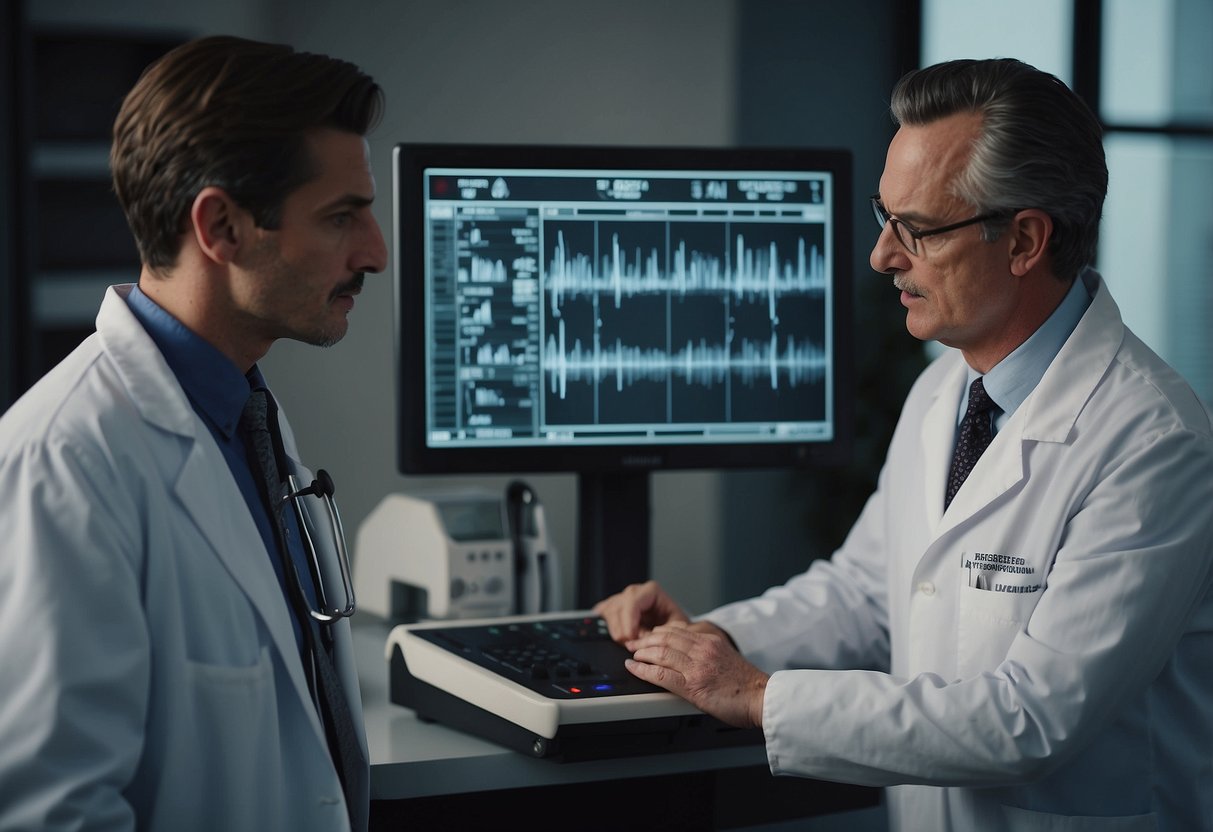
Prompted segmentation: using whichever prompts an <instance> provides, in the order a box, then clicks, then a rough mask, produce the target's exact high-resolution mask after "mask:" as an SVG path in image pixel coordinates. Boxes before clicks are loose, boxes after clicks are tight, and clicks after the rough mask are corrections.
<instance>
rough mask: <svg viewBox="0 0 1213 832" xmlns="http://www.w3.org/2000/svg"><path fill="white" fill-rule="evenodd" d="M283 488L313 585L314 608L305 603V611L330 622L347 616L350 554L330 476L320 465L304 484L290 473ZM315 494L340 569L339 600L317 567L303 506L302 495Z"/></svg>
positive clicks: (350, 603)
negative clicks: (296, 520)
mask: <svg viewBox="0 0 1213 832" xmlns="http://www.w3.org/2000/svg"><path fill="white" fill-rule="evenodd" d="M286 484H287V492H286V494H285V495H284V496H283V498H282V499H283V500H284V501H286V500H290V502H291V506H292V507H293V508H294V509H295V517H296V519H298V521H299V529H300V531H301V532H302V534H303V546H304V548H305V549H306V550H307V553H308V568H309V571H311V573H312V582H313V585H314V586H315V588H316V608H312V606H311V604H310V603H309V604H308V612H309V613H310V614H311V616H312V618H314V619H316V620H317V621H323V622H331V621H336V620H338V619H340V618H349V617H350V616H351V615H353V614H354V584H353V580H352V579H351V578H350V554H349V549H348V548H347V547H346V545H345V530H344V528H342V525H341V514H340V512H338V511H337V503H336V502H334V500H333V491H334V486H333V478H332V477H330V476H329V473H328V471H325V470H324V469H323V468H321V469H318V470H317V471H316V478H315V479H314V480H312V484H311V485H309V486H307V487H306V488H300V487H299V479H298V477H296V476H295V475H294V474H288V475H287V478H286ZM312 495H314V496H316V497H319V498H320V499H321V501H323V503H324V507H325V510H326V511H327V512H328V516H329V528H330V529H331V530H332V533H333V545H334V547H335V549H336V552H337V565H338V567H339V568H340V572H341V591H342V593H343V594H344V596H345V597H344V598H343V599H342V603H340V604H337V603H334V600H335V599H330V594H331V593H330V590H331V588H330V586H329V584H328V583H327V582H326V580H325V575H324V570H323V569H321V567H320V552H319V549H318V548H317V547H316V542H315V540H314V539H313V538H312V529H311V522H310V517H309V515H308V513H307V512H306V511H304V510H303V504H302V498H304V497H307V496H312Z"/></svg>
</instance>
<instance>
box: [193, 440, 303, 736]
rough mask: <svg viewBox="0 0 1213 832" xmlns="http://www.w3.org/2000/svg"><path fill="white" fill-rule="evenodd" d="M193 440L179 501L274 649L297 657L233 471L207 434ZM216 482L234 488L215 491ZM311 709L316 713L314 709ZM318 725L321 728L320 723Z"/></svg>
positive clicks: (297, 679)
mask: <svg viewBox="0 0 1213 832" xmlns="http://www.w3.org/2000/svg"><path fill="white" fill-rule="evenodd" d="M193 439H194V442H193V446H192V447H191V449H190V452H189V455H188V456H187V457H186V460H185V464H184V465H183V466H182V468H181V472H180V475H179V476H178V478H177V482H176V483H175V485H174V489H175V492H176V494H177V497H178V499H179V500H180V501H181V504H182V505H183V506H185V510H186V512H187V513H188V514H189V515H190V517H191V519H192V520H193V521H194V525H195V526H197V527H198V530H199V531H200V532H201V533H202V535H203V536H204V537H205V538H206V540H207V542H208V543H209V544H210V546H211V548H212V549H213V550H214V552H215V555H216V556H217V557H218V558H219V560H220V561H222V562H223V565H224V567H225V568H226V569H227V571H228V572H229V573H231V575H232V578H233V580H235V582H236V583H237V584H238V585H239V586H240V588H241V589H242V590H243V591H244V594H245V595H247V596H248V599H249V601H250V602H252V604H253V606H254V607H255V608H256V610H257V613H258V615H260V617H261V620H262V621H263V622H264V623H265V627H266V629H267V630H268V631H269V633H270V637H271V638H272V639H273V640H274V646H275V647H277V649H278V650H279V651H280V652H281V653H283V654H284V655H287V656H290V655H298V653H299V645H298V642H296V641H295V633H294V630H293V628H292V626H291V621H290V612H289V610H288V609H287V606H286V603H285V600H284V598H283V595H282V588H281V587H280V586H279V584H278V578H277V576H276V575H275V574H274V568H273V566H272V565H271V564H270V561H269V558H268V557H267V555H266V552H265V549H264V546H263V544H262V542H261V534H260V532H258V531H257V526H256V524H254V523H253V518H252V516H251V515H250V514H249V511H248V506H247V505H246V504H245V502H244V499H243V497H241V496H240V490H239V488H238V486H237V485H236V483H235V481H234V480H233V479H232V474H231V471H230V470H229V469H228V467H227V463H226V462H225V461H224V459H223V457H222V455H221V454H220V453H219V451H218V448H216V447H214V445H213V443H211V442H209V441H207V440H209V436H208V437H202V438H199V437H197V436H195V437H193ZM217 483H226V484H228V485H229V486H230V487H223V486H219V487H217V485H216V484H217ZM284 664H285V665H286V667H287V670H288V671H289V673H290V676H291V683H292V684H293V685H294V686H295V688H296V690H297V691H298V693H299V695H300V696H301V697H302V698H303V699H304V700H305V701H307V702H310V701H311V694H310V693H309V692H308V688H307V681H306V680H305V679H304V678H303V668H302V665H301V663H300V662H292V661H287V662H284ZM307 710H308V711H309V712H312V711H314V709H313V708H308V709H307ZM316 727H317V730H319V728H320V726H319V722H317V725H316Z"/></svg>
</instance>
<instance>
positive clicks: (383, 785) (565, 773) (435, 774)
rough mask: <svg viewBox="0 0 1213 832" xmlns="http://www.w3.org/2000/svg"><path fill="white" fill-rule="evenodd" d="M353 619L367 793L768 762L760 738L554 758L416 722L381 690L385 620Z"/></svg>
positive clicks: (437, 792) (376, 795)
mask: <svg viewBox="0 0 1213 832" xmlns="http://www.w3.org/2000/svg"><path fill="white" fill-rule="evenodd" d="M358 619H359V621H358V623H357V624H356V625H355V626H354V631H353V632H354V648H355V651H356V654H357V662H358V676H359V680H360V683H361V687H362V705H363V711H364V713H365V718H366V734H367V742H368V743H369V746H370V753H371V798H372V799H373V800H400V799H408V798H416V797H435V796H441V795H453V794H460V793H467V792H479V791H492V790H496V789H515V788H523V787H527V786H553V785H567V784H572V783H592V782H597V781H604V780H615V779H618V778H621V777H655V776H659V775H663V774H683V773H687V772H700V771H714V770H721V769H735V768H742V767H749V766H766V765H767V757H766V749H765V748H763V747H762V746H761V745H752V746H742V747H738V748H720V749H712V750H707V751H702V750H700V751H689V752H685V753H667V754H649V755H645V756H640V757H627V758H621V759H612V760H590V761H584V762H576V763H565V762H556V761H553V760H544V759H539V758H536V757H527V756H525V755H523V754H519V753H517V752H515V751H511V750H510V749H508V748H505V747H504V746H500V745H497V744H495V743H491V742H488V741H486V740H481V739H479V738H477V737H473V736H471V735H469V734H464V733H462V732H460V731H455V730H453V729H451V728H446V727H444V726H442V725H438V724H436V723H427V722H423V721H421V720H420V719H418V718H417V716H416V715H415V714H414V713H413V712H412V711H411V710H409V709H408V708H405V707H402V706H400V705H394V704H392V702H391V700H390V699H389V697H388V665H387V660H386V658H385V653H384V645H385V644H386V642H387V634H388V630H389V628H388V627H387V626H386V625H385V624H383V623H380V622H377V621H375V620H374V619H373V618H371V616H369V615H360V616H358ZM363 619H370V620H369V621H366V620H363Z"/></svg>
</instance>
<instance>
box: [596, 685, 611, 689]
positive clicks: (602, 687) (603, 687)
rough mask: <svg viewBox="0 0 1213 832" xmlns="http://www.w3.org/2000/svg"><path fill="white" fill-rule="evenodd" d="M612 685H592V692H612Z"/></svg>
mask: <svg viewBox="0 0 1213 832" xmlns="http://www.w3.org/2000/svg"><path fill="white" fill-rule="evenodd" d="M613 689H614V686H613V685H594V690H613Z"/></svg>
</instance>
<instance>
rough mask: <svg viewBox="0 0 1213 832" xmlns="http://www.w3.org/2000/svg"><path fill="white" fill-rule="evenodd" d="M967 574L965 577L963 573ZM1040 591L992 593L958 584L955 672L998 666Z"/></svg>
mask: <svg viewBox="0 0 1213 832" xmlns="http://www.w3.org/2000/svg"><path fill="white" fill-rule="evenodd" d="M966 577H967V576H966ZM1039 598H1040V593H1039V592H1035V593H1014V592H995V591H993V590H989V589H978V588H976V587H971V586H969V585H968V583H967V581H966V580H965V579H963V578H962V580H961V581H960V585H959V599H960V600H959V609H958V614H957V621H956V626H957V628H958V631H957V633H956V673H957V677H958V678H961V679H964V678H968V677H971V676H975V675H977V674H978V673H981V672H983V671H988V670H993V669H994V668H996V667H998V665H999V664H1000V663H1001V662H1002V660H1003V659H1004V658H1006V655H1007V651H1008V650H1009V649H1010V647H1011V642H1013V641H1014V640H1015V637H1016V636H1017V635H1019V634H1020V633H1021V632H1023V630H1024V629H1025V628H1026V627H1027V623H1028V618H1029V617H1030V616H1031V615H1032V610H1033V609H1035V607H1036V602H1037V600H1038V599H1039Z"/></svg>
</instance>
